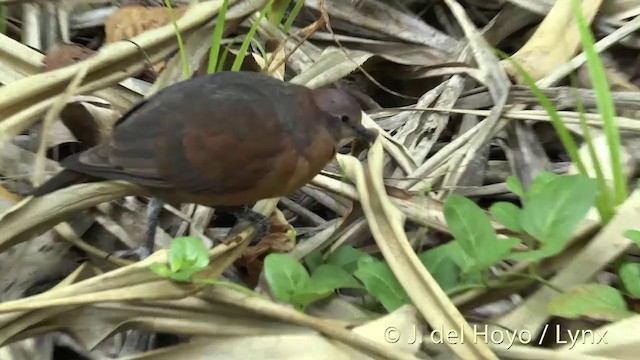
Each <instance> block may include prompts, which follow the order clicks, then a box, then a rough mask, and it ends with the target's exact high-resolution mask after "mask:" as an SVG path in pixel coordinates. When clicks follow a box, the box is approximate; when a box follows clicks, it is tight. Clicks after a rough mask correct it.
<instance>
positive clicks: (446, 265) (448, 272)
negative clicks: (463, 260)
mask: <svg viewBox="0 0 640 360" xmlns="http://www.w3.org/2000/svg"><path fill="white" fill-rule="evenodd" d="M449 244H451V243H447V244H445V245H440V246H437V247H435V248H433V249H431V250H427V251H425V252H423V253H422V254H420V255H418V258H420V261H421V262H422V264H423V265H424V266H425V267H426V268H427V270H429V273H430V274H431V275H432V276H433V278H434V279H436V281H437V282H438V285H440V287H441V288H442V290H444V291H447V290H448V289H451V288H453V287H455V286H456V285H458V283H459V280H460V279H459V271H460V270H459V269H458V265H457V264H456V262H455V261H454V256H455V255H453V256H452V254H451V252H452V250H451V249H452V247H451V246H450V245H449Z"/></svg>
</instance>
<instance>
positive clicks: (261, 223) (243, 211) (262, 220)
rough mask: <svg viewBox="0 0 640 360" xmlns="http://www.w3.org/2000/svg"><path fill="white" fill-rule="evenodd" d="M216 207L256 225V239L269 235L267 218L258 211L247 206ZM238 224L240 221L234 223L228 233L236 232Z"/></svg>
mask: <svg viewBox="0 0 640 360" xmlns="http://www.w3.org/2000/svg"><path fill="white" fill-rule="evenodd" d="M216 209H218V210H220V211H223V212H226V213H229V214H231V215H233V216H235V217H236V218H238V219H239V220H244V221H247V222H249V223H251V224H252V225H253V226H255V227H256V237H255V238H256V240H257V241H260V239H262V238H263V237H265V236H267V235H269V231H270V225H269V218H267V217H266V216H264V215H262V214H260V213H259V212H256V211H253V209H251V208H250V207H248V206H220V207H216ZM239 226H240V222H238V223H237V224H236V225H234V226H233V227H232V228H231V230H230V231H229V234H233V233H235V232H236V230H237V228H238V227H239Z"/></svg>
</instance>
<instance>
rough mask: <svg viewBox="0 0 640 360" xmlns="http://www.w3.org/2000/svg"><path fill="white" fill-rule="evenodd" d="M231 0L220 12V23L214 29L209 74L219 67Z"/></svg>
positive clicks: (226, 2) (226, 1) (223, 4)
mask: <svg viewBox="0 0 640 360" xmlns="http://www.w3.org/2000/svg"><path fill="white" fill-rule="evenodd" d="M228 6H229V0H224V1H223V2H222V6H221V7H220V11H219V12H218V21H217V22H216V27H215V28H214V29H213V37H212V38H211V49H210V50H209V64H208V66H207V74H211V73H213V72H214V71H215V70H216V68H217V65H218V56H219V55H220V47H221V46H222V32H223V30H224V24H225V17H226V15H227V7H228Z"/></svg>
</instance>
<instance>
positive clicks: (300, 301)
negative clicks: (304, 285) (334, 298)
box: [291, 289, 333, 310]
mask: <svg viewBox="0 0 640 360" xmlns="http://www.w3.org/2000/svg"><path fill="white" fill-rule="evenodd" d="M332 294H333V291H332V290H327V289H304V290H301V291H300V292H297V293H295V294H293V295H292V296H291V304H292V305H293V306H295V307H296V308H297V309H299V310H304V309H306V308H307V306H309V305H311V304H313V303H314V302H316V301H318V300H322V299H324V298H327V297H329V296H331V295H332Z"/></svg>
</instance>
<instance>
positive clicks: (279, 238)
mask: <svg viewBox="0 0 640 360" xmlns="http://www.w3.org/2000/svg"><path fill="white" fill-rule="evenodd" d="M269 224H270V226H271V229H270V230H271V233H270V234H269V235H267V236H265V237H263V238H262V239H260V241H259V242H258V243H257V244H255V245H251V246H248V247H247V249H246V250H245V251H244V252H243V253H242V256H241V257H240V258H239V259H238V260H237V261H236V265H237V266H239V267H241V268H244V269H246V272H247V274H248V277H249V278H248V281H249V282H251V283H253V284H256V283H257V282H258V278H259V276H260V272H261V271H262V261H263V259H264V257H265V256H267V255H269V254H270V253H272V252H276V253H285V252H289V251H291V250H293V248H294V246H295V242H294V241H292V240H291V239H290V238H289V236H287V232H288V231H289V229H291V225H289V223H288V222H287V220H286V219H285V218H284V215H283V214H282V212H280V210H276V211H274V212H273V214H271V216H270V217H269Z"/></svg>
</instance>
